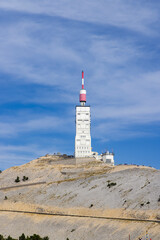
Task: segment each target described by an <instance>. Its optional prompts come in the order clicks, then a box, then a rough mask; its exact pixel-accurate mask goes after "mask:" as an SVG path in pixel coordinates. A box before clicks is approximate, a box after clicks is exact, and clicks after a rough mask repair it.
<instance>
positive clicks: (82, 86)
mask: <svg viewBox="0 0 160 240" xmlns="http://www.w3.org/2000/svg"><path fill="white" fill-rule="evenodd" d="M82 89H84V72H83V71H82Z"/></svg>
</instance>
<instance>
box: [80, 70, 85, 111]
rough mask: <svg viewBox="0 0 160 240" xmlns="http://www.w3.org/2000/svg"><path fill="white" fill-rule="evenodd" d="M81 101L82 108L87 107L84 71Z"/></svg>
mask: <svg viewBox="0 0 160 240" xmlns="http://www.w3.org/2000/svg"><path fill="white" fill-rule="evenodd" d="M79 101H80V103H81V106H85V103H86V90H85V89H84V72H83V71H82V89H81V90H80V95H79Z"/></svg>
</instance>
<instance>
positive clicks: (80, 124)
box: [75, 71, 114, 165]
mask: <svg viewBox="0 0 160 240" xmlns="http://www.w3.org/2000/svg"><path fill="white" fill-rule="evenodd" d="M79 101H80V105H78V106H76V136H75V158H77V159H78V158H86V159H87V158H92V159H93V160H94V159H96V160H99V161H103V162H105V163H107V164H110V165H114V153H110V152H109V151H106V152H105V153H102V154H100V155H98V152H92V147H91V114H90V106H89V105H86V90H85V89H84V72H83V71H82V89H81V90H80V95H79Z"/></svg>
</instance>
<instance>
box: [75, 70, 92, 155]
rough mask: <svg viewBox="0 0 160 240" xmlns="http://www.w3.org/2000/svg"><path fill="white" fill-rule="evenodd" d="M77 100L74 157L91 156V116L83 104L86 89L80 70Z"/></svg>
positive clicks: (88, 108)
mask: <svg viewBox="0 0 160 240" xmlns="http://www.w3.org/2000/svg"><path fill="white" fill-rule="evenodd" d="M79 101H80V103H81V106H76V137H75V157H91V156H92V149H91V134H90V128H91V116H90V106H85V103H86V90H85V89H84V72H83V71H82V89H81V90H80V98H79Z"/></svg>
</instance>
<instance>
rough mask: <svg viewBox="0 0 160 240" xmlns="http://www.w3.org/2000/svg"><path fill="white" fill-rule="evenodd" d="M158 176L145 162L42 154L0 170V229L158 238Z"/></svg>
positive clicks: (71, 235) (57, 235) (1, 231)
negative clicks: (117, 163)
mask: <svg viewBox="0 0 160 240" xmlns="http://www.w3.org/2000/svg"><path fill="white" fill-rule="evenodd" d="M17 176H18V177H19V180H20V181H18V182H15V180H16V179H17ZM159 180H160V171H159V170H156V169H154V168H150V167H144V166H136V165H120V166H114V167H113V166H109V165H106V164H104V163H102V162H97V161H94V160H93V159H91V161H90V162H89V161H87V162H82V163H81V164H76V160H75V159H74V158H67V157H64V156H51V155H47V156H45V157H41V158H39V159H36V160H33V161H31V162H29V163H27V164H25V165H22V166H18V167H12V168H10V169H7V170H5V171H3V172H2V173H0V234H3V235H5V236H7V235H11V236H12V237H15V238H16V237H18V236H19V235H21V234H22V233H23V232H24V233H25V234H26V235H31V234H34V233H36V234H40V235H41V236H46V235H47V236H49V237H50V239H56V240H62V239H65V240H66V239H67V238H69V239H87V240H89V239H97V240H99V239H108V240H109V239H112V240H113V239H128V236H129V234H130V236H131V239H136V238H137V239H138V237H144V236H145V233H146V231H148V232H149V235H150V238H152V239H156V240H158V239H160V231H159V225H160V218H159V216H160V211H159V209H160V184H159ZM36 213H38V214H36ZM47 214H48V215H47ZM117 218H118V219H117Z"/></svg>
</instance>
